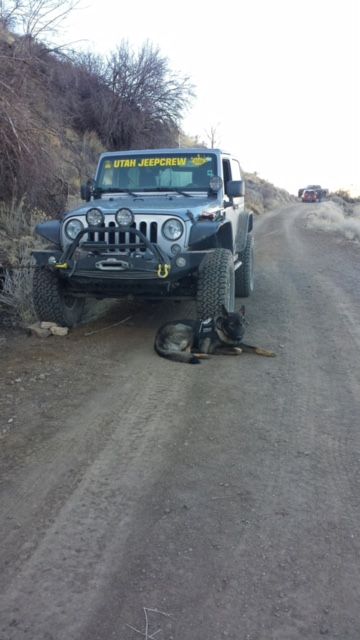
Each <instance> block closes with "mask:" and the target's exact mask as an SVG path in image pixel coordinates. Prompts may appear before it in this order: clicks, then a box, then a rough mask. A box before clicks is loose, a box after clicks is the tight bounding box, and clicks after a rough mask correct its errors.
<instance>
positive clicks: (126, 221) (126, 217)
mask: <svg viewBox="0 0 360 640" xmlns="http://www.w3.org/2000/svg"><path fill="white" fill-rule="evenodd" d="M115 219H116V222H117V223H118V225H119V227H128V226H129V225H130V224H132V223H133V222H134V214H133V212H132V211H130V209H119V211H117V212H116V214H115Z"/></svg>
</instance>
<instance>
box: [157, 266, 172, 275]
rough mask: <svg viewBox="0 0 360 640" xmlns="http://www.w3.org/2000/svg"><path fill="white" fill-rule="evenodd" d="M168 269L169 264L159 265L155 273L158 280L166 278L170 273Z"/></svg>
mask: <svg viewBox="0 0 360 640" xmlns="http://www.w3.org/2000/svg"><path fill="white" fill-rule="evenodd" d="M170 269H171V265H170V264H159V265H158V268H157V272H156V273H157V276H158V278H167V277H168V275H169V273H170Z"/></svg>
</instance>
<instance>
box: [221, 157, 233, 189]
mask: <svg viewBox="0 0 360 640" xmlns="http://www.w3.org/2000/svg"><path fill="white" fill-rule="evenodd" d="M222 163H223V176H224V191H225V193H226V185H227V183H228V182H229V180H231V171H230V162H229V160H225V159H224V160H223V161H222Z"/></svg>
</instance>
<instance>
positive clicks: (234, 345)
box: [154, 306, 275, 364]
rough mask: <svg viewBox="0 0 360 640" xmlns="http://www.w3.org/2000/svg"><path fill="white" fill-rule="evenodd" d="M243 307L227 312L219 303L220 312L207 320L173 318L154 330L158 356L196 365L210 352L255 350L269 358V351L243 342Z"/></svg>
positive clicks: (235, 354)
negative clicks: (238, 310) (155, 331)
mask: <svg viewBox="0 0 360 640" xmlns="http://www.w3.org/2000/svg"><path fill="white" fill-rule="evenodd" d="M245 324H246V322H245V308H244V307H241V310H240V312H233V311H231V312H229V311H227V310H226V309H225V307H224V306H222V311H221V314H219V315H218V316H217V317H216V318H209V319H208V320H174V321H173V322H167V323H166V324H164V325H162V327H160V329H158V331H157V333H156V336H155V343H154V349H155V351H156V353H158V354H159V356H162V357H163V358H167V359H168V360H173V361H175V362H185V363H187V364H200V360H204V359H206V358H209V357H210V355H234V356H238V355H240V354H241V353H243V352H245V353H256V354H257V355H259V356H267V357H273V356H275V353H274V352H273V351H267V350H266V349H261V348H260V347H253V346H251V345H249V344H245V343H244V342H243V341H242V339H243V336H244V332H245Z"/></svg>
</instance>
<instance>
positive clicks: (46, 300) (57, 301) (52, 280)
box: [33, 267, 85, 327]
mask: <svg viewBox="0 0 360 640" xmlns="http://www.w3.org/2000/svg"><path fill="white" fill-rule="evenodd" d="M33 301H34V307H35V311H36V314H37V317H38V318H39V320H44V321H47V322H56V324H58V325H60V326H62V327H74V326H75V325H76V324H78V323H79V322H80V320H81V316H82V313H83V310H84V305H85V299H84V298H75V297H74V296H72V295H69V294H68V293H67V291H66V285H65V283H64V281H62V280H61V279H60V278H59V277H58V275H57V274H56V273H55V272H54V271H50V269H47V268H45V267H40V268H36V269H35V271H34V277H33Z"/></svg>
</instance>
